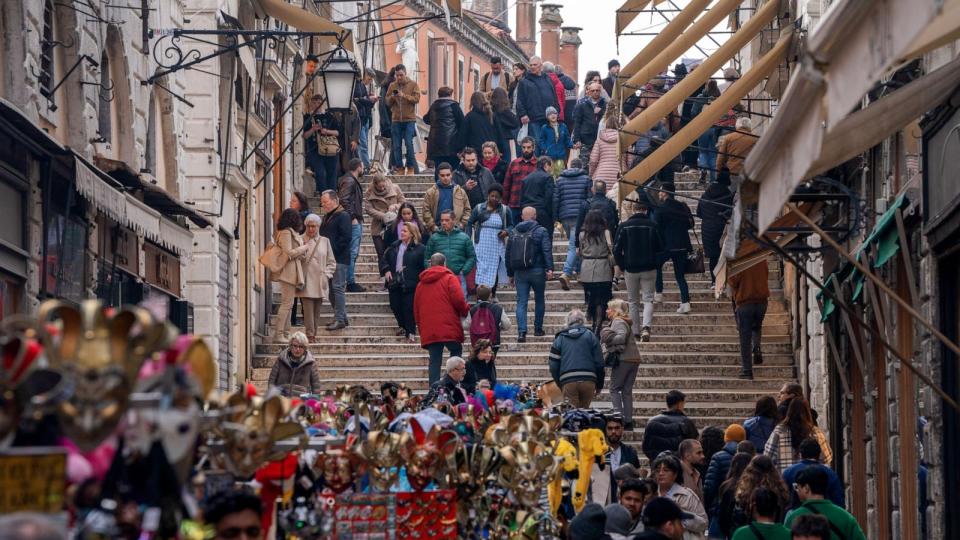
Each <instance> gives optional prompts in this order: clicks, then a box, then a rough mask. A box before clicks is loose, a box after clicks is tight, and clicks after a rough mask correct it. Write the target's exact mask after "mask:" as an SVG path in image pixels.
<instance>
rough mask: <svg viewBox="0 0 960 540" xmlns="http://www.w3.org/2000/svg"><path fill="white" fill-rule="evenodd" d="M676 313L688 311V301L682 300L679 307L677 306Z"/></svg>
mask: <svg viewBox="0 0 960 540" xmlns="http://www.w3.org/2000/svg"><path fill="white" fill-rule="evenodd" d="M677 313H680V314H681V315H683V314H686V313H690V302H684V303H682V304H680V307H679V308H677Z"/></svg>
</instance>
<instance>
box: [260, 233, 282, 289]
mask: <svg viewBox="0 0 960 540" xmlns="http://www.w3.org/2000/svg"><path fill="white" fill-rule="evenodd" d="M279 234H280V233H279V232H278V233H277V235H279ZM288 260H289V257H288V256H287V254H286V253H284V252H283V250H282V249H280V245H279V244H277V236H276V235H275V236H274V238H273V242H271V243H270V245H269V246H267V249H265V250H263V253H261V254H260V257H258V258H257V261H258V262H259V263H260V264H262V265H263V266H264V267H266V269H267V270H269V271H270V280H271V281H277V277H279V276H280V272H282V271H283V267H284V266H285V265H286V264H287V261H288Z"/></svg>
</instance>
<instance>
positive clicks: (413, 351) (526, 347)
mask: <svg viewBox="0 0 960 540" xmlns="http://www.w3.org/2000/svg"><path fill="white" fill-rule="evenodd" d="M654 337H655V338H656V337H657V336H654ZM319 338H320V340H319V341H318V342H317V343H313V344H311V345H310V351H311V353H312V354H313V355H314V356H315V357H316V356H318V355H321V356H324V355H326V356H329V357H331V358H334V359H338V360H341V361H342V360H344V356H343V355H344V354H349V355H350V361H351V362H352V361H353V360H354V358H357V357H359V356H360V355H370V354H374V355H385V356H389V357H391V358H396V359H397V360H398V361H400V359H401V358H405V357H407V356H412V357H415V358H423V357H424V354H426V353H424V350H423V348H422V347H421V346H420V343H419V342H418V343H410V342H405V341H402V340H400V341H397V339H398V338H395V339H394V340H393V343H389V348H387V347H386V342H383V341H372V342H371V341H369V340H367V339H365V338H358V339H354V340H344V339H330V338H329V337H327V336H323V335H321V336H319ZM534 339H541V340H547V339H551V340H552V339H553V337H552V336H548V337H544V338H534V337H532V336H528V341H527V342H526V343H511V342H504V343H502V344H501V346H500V357H501V358H505V357H506V356H505V355H516V356H518V357H522V356H523V355H529V354H537V355H540V356H539V357H540V358H542V357H543V355H545V354H546V352H545V351H548V350H549V346H548V345H547V342H546V341H533V340H534ZM659 339H663V340H664V341H657V340H656V339H654V340H653V341H649V342H647V343H640V344H638V345H639V347H640V348H641V350H642V351H643V353H644V355H645V356H646V355H649V356H651V357H653V358H655V359H656V363H658V364H682V363H686V362H688V361H689V358H690V357H694V358H699V359H701V360H702V359H711V358H720V357H723V356H725V355H731V356H733V357H734V358H739V356H738V355H739V354H740V343H739V341H738V340H737V339H736V338H735V337H731V338H729V339H717V340H713V341H703V342H695V341H691V340H689V339H684V340H683V341H666V340H665V338H664V337H660V338H659ZM763 341H764V342H763V344H762V346H761V350H762V351H763V354H764V358H769V359H770V362H772V363H774V364H777V362H779V360H778V359H780V358H788V357H790V356H791V355H792V354H793V347H792V346H791V344H790V343H789V342H788V341H771V340H769V339H766V338H765V339H764V340H763ZM286 346H287V344H286V343H272V342H271V343H261V344H259V345H257V347H256V353H257V357H256V358H260V359H262V358H272V357H275V356H276V355H277V354H279V353H280V351H282V350H283V349H285V348H286ZM464 350H465V351H466V350H469V340H467V342H466V343H465V344H464ZM257 361H258V360H256V359H255V360H254V362H257ZM271 361H272V360H271ZM705 361H706V360H705ZM788 363H791V364H792V360H789V361H788ZM259 367H263V366H259Z"/></svg>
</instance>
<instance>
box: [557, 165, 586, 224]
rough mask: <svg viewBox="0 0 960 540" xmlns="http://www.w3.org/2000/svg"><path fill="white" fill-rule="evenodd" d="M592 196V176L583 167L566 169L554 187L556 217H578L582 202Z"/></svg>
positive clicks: (559, 218)
mask: <svg viewBox="0 0 960 540" xmlns="http://www.w3.org/2000/svg"><path fill="white" fill-rule="evenodd" d="M589 197H590V177H589V176H587V175H586V173H584V172H583V169H566V170H564V171H563V172H562V173H560V177H559V178H557V187H555V188H553V215H554V219H558V220H560V221H563V220H565V219H577V217H579V215H580V204H581V203H582V202H583V201H585V200H587V199H588V198H589Z"/></svg>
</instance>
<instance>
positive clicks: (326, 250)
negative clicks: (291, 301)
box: [295, 235, 337, 301]
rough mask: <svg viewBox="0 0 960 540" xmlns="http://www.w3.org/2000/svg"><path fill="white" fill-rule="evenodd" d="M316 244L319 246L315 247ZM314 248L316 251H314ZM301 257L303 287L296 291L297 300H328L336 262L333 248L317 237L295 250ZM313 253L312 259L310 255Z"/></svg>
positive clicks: (323, 238) (320, 237) (321, 237)
mask: <svg viewBox="0 0 960 540" xmlns="http://www.w3.org/2000/svg"><path fill="white" fill-rule="evenodd" d="M317 242H319V243H320V245H317ZM314 246H316V250H315V251H314ZM295 252H296V253H297V255H298V256H300V257H303V258H302V259H301V262H302V264H303V277H304V287H303V289H301V290H299V291H297V298H319V299H320V300H323V301H326V300H329V299H330V279H332V278H333V273H334V272H335V271H336V270H337V261H336V259H334V258H333V247H332V246H331V245H330V240H329V239H327V237H325V236H320V235H317V237H316V238H312V239H310V240H307V242H306V243H305V244H304V245H303V246H301V247H299V248H297V249H296V250H295ZM311 253H313V257H311V256H310V254H311Z"/></svg>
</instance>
